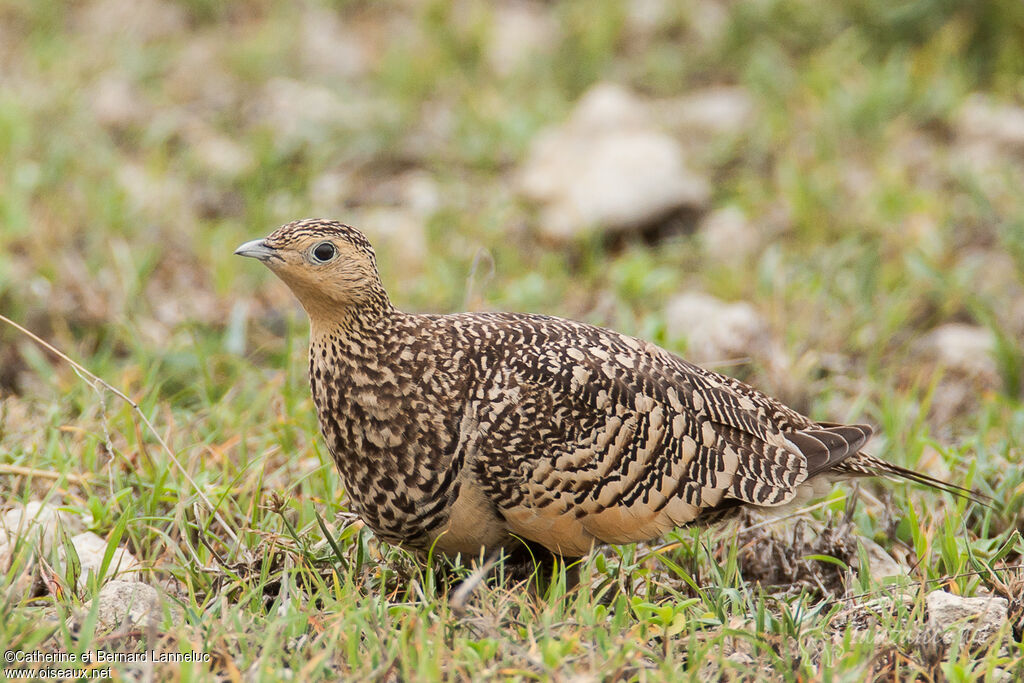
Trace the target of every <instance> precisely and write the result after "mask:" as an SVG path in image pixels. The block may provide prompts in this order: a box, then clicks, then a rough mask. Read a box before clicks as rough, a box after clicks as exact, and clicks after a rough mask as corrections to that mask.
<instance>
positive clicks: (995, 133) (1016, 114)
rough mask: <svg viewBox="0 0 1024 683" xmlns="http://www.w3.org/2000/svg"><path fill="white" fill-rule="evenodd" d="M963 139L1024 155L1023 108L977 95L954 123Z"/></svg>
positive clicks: (969, 99)
mask: <svg viewBox="0 0 1024 683" xmlns="http://www.w3.org/2000/svg"><path fill="white" fill-rule="evenodd" d="M954 125H955V129H956V134H957V136H958V137H960V138H961V139H966V140H970V141H974V142H986V143H990V144H992V145H995V146H997V147H1003V148H1010V149H1012V150H1014V151H1016V152H1024V108H1022V107H1018V106H1015V105H1012V104H1003V103H1001V102H996V101H995V100H993V99H992V98H990V97H988V96H986V95H981V94H977V93H976V94H974V95H971V96H970V97H968V98H967V100H966V101H965V102H964V104H963V106H961V107H960V111H959V112H958V113H957V116H956V120H955V122H954Z"/></svg>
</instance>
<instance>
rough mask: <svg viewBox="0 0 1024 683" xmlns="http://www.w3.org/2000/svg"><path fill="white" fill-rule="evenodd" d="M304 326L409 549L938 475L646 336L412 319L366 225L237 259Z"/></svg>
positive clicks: (569, 533)
mask: <svg viewBox="0 0 1024 683" xmlns="http://www.w3.org/2000/svg"><path fill="white" fill-rule="evenodd" d="M235 253H236V254H240V255H242V256H251V257H253V258H257V259H259V260H260V261H262V262H263V263H265V264H266V265H267V266H268V267H269V268H270V269H271V270H272V271H274V273H275V274H276V275H277V276H278V277H280V278H281V279H282V280H284V282H285V283H286V284H287V285H288V286H289V287H290V288H291V290H292V292H294V293H295V296H296V297H298V299H299V301H300V302H301V303H302V306H303V307H304V308H305V310H306V312H307V313H308V314H309V319H310V334H311V340H310V348H309V379H310V384H311V385H312V389H313V399H314V401H315V402H316V407H317V411H318V413H319V418H320V427H321V429H322V431H323V434H324V437H325V438H326V440H327V444H328V446H329V448H330V452H331V454H332V455H333V457H334V460H335V463H336V464H337V466H338V470H339V471H340V472H341V477H342V479H343V480H344V483H345V488H346V490H347V491H348V494H349V496H350V497H351V501H352V506H353V508H354V509H355V511H356V512H357V513H358V514H359V516H360V517H361V518H362V519H363V520H364V521H365V523H366V524H367V525H368V526H369V527H370V528H371V529H373V531H374V532H376V534H377V535H378V536H379V537H380V538H382V539H384V540H385V541H388V542H391V543H399V544H402V545H404V546H406V547H410V548H412V549H420V550H422V549H425V548H428V547H431V546H432V547H434V548H435V549H436V550H439V551H441V552H443V553H445V554H448V555H455V554H457V553H463V554H467V555H473V556H478V555H479V554H480V552H481V549H485V550H486V551H487V552H488V553H489V552H490V551H493V550H498V549H506V550H509V551H515V550H517V547H518V548H521V544H522V541H521V540H520V539H526V541H527V542H533V543H535V544H539V545H540V546H542V547H543V548H546V549H547V550H548V551H550V552H552V553H554V554H556V555H561V556H566V557H576V556H580V555H583V554H585V553H587V552H588V551H589V550H590V549H591V547H593V546H594V545H595V544H601V543H629V542H635V541H645V540H650V539H653V538H655V537H657V536H659V535H661V534H663V533H665V532H667V531H668V530H670V529H672V528H673V527H677V526H680V525H685V524H688V523H690V522H694V521H695V520H698V518H702V519H703V518H707V517H708V516H712V515H716V514H717V513H721V512H723V511H725V510H728V509H730V508H733V507H737V506H741V505H754V506H778V505H783V504H786V503H790V502H793V501H794V499H797V498H799V499H804V498H807V497H811V496H812V495H815V494H818V495H820V494H822V493H823V492H824V491H827V489H828V487H829V486H830V485H831V482H832V481H834V480H836V479H844V478H850V477H856V476H870V475H896V476H900V477H904V478H907V479H911V480H914V481H917V482H920V483H924V484H928V485H932V486H937V487H939V488H944V489H947V490H958V489H959V487H956V486H952V485H948V484H944V483H943V482H939V481H937V480H934V479H932V478H930V477H927V476H926V475H922V474H919V473H916V472H913V471H911V470H907V469H904V468H902V467H899V466H896V465H892V464H890V463H887V462H884V461H882V460H879V459H877V458H874V457H872V456H870V455H866V454H865V453H863V452H861V450H860V449H861V447H862V446H864V444H865V442H866V441H867V440H868V438H869V437H870V436H871V428H870V427H867V426H864V425H838V424H828V423H821V422H814V421H813V420H811V419H809V418H807V417H804V416H803V415H801V414H800V413H798V412H796V411H794V410H792V409H790V408H788V407H786V406H785V405H783V404H782V403H780V402H779V401H777V400H775V399H773V398H770V397H768V396H766V395H764V394H762V393H761V392H759V391H757V390H756V389H753V388H752V387H749V386H747V385H746V384H743V383H742V382H739V381H737V380H735V379H731V378H729V377H725V376H723V375H720V374H717V373H715V372H711V371H709V370H705V369H703V368H700V367H697V366H696V365H692V364H690V363H688V362H686V361H685V360H682V359H681V358H679V357H677V356H674V355H672V354H671V353H669V352H668V351H665V350H664V349H661V348H659V347H657V346H655V345H654V344H651V343H650V342H646V341H643V340H641V339H636V338H633V337H627V336H626V335H623V334H618V333H617V332H613V331H611V330H606V329H602V328H598V327H593V326H591V325H585V324H583V323H578V322H573V321H571V320H564V319H561V318H554V317H549V316H542V315H520V314H514V313H461V314H455V315H409V314H405V313H402V312H400V311H398V310H396V309H395V308H394V307H393V306H392V304H391V301H390V300H389V299H388V295H387V293H386V292H385V291H384V287H383V285H382V284H381V280H380V276H379V275H378V272H377V265H376V259H375V256H374V251H373V248H372V247H371V246H370V243H369V242H368V241H367V239H366V237H364V236H363V234H362V233H361V232H359V231H358V230H355V229H354V228H351V227H349V226H347V225H342V224H341V223H338V222H335V221H329V220H303V221H296V222H294V223H289V224H288V225H285V226H282V227H280V228H278V229H277V230H276V231H274V232H273V233H272V234H271V235H270V236H269V237H267V238H266V239H263V240H254V241H252V242H247V243H246V244H243V245H242V246H241V247H239V248H238V250H237V251H236V252H235Z"/></svg>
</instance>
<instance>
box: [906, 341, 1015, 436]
mask: <svg viewBox="0 0 1024 683" xmlns="http://www.w3.org/2000/svg"><path fill="white" fill-rule="evenodd" d="M916 348H917V351H918V352H919V354H920V356H921V359H922V361H923V362H924V366H923V367H925V368H931V372H935V373H940V372H941V373H942V376H941V379H940V381H939V384H938V386H937V387H936V389H935V392H934V394H933V396H932V402H931V412H930V419H931V420H932V421H934V422H935V423H937V424H945V423H947V422H949V421H950V420H953V419H955V418H956V416H957V415H962V414H963V413H965V412H968V411H970V410H971V409H972V408H973V407H975V406H976V405H977V404H978V402H979V401H980V400H981V397H982V396H983V395H984V394H985V393H986V392H995V391H998V390H999V389H1000V388H1001V387H1002V380H1001V378H1000V376H999V369H998V367H997V365H996V361H995V357H994V355H993V352H994V350H995V338H994V336H993V335H992V332H991V331H990V330H988V329H986V328H984V327H978V326H975V325H967V324H963V323H949V324H946V325H942V326H941V327H937V328H935V329H934V330H932V331H931V332H930V333H929V334H927V335H926V336H924V337H923V338H921V339H920V340H919V341H918V343H917V345H916Z"/></svg>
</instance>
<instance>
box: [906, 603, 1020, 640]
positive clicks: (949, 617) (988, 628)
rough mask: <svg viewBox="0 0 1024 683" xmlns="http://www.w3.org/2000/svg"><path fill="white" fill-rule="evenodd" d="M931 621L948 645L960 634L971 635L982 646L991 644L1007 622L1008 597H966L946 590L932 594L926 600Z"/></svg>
mask: <svg viewBox="0 0 1024 683" xmlns="http://www.w3.org/2000/svg"><path fill="white" fill-rule="evenodd" d="M925 604H926V605H927V608H928V622H929V624H933V625H934V626H935V627H937V628H938V629H939V630H940V631H941V632H942V639H943V641H944V642H945V643H946V644H947V645H948V644H950V643H952V642H953V638H954V635H955V634H956V633H964V632H966V633H967V639H969V642H971V643H972V644H975V645H980V644H983V643H986V642H988V641H990V640H991V639H992V638H993V636H995V635H996V633H997V632H998V631H999V629H1000V628H1002V626H1003V624H1005V623H1006V621H1007V609H1008V603H1007V601H1006V599H1005V598H997V597H981V598H964V597H961V596H959V595H953V594H952V593H947V592H946V591H941V590H940V591H932V592H931V593H929V594H928V595H927V597H926V598H925Z"/></svg>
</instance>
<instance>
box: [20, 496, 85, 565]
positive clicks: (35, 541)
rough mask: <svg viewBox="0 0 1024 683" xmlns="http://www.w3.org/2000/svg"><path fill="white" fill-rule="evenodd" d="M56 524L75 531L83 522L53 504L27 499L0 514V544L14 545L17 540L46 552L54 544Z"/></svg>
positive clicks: (81, 526)
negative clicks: (18, 505) (25, 501)
mask: <svg viewBox="0 0 1024 683" xmlns="http://www.w3.org/2000/svg"><path fill="white" fill-rule="evenodd" d="M58 526H63V527H64V529H65V530H66V531H67V532H68V533H78V532H79V531H81V530H82V529H83V528H84V523H83V522H82V520H81V519H79V518H77V517H75V516H74V515H71V514H68V513H66V512H62V511H60V510H58V509H57V508H56V507H55V506H53V505H49V504H46V503H40V502H39V501H35V500H33V501H30V502H29V503H27V504H26V505H25V506H24V507H16V508H13V509H11V510H8V511H7V512H5V513H4V515H3V516H2V517H0V546H4V545H11V546H13V544H14V543H15V542H16V541H19V540H20V541H22V542H24V543H28V544H30V545H32V546H34V547H35V548H37V549H41V550H42V552H43V553H47V552H49V550H50V548H52V547H53V543H54V540H55V539H56V537H57V528H58ZM2 556H3V554H2V552H0V557H2Z"/></svg>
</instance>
